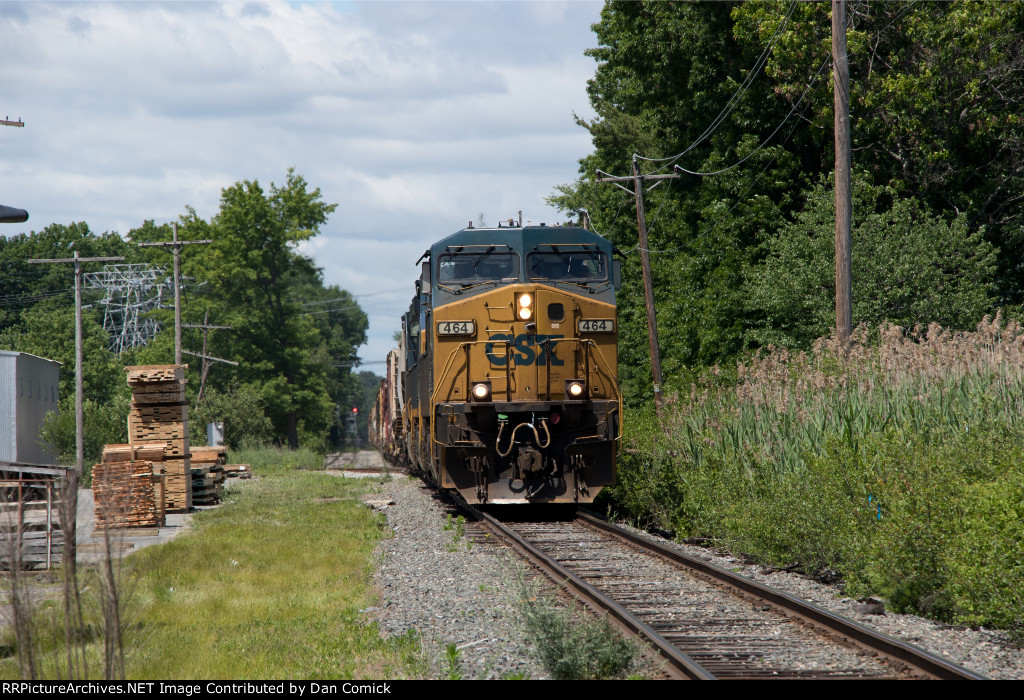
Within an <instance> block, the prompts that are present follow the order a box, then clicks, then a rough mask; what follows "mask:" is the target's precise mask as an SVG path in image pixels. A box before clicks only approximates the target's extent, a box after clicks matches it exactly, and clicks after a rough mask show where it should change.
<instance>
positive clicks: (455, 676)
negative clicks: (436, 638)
mask: <svg viewBox="0 0 1024 700" xmlns="http://www.w3.org/2000/svg"><path fill="white" fill-rule="evenodd" d="M444 655H445V662H446V663H447V664H448V668H447V671H446V675H445V678H446V679H447V680H450V681H461V680H462V679H463V678H464V676H463V675H462V652H461V651H459V648H458V647H457V646H456V645H455V644H448V645H447V646H445V648H444Z"/></svg>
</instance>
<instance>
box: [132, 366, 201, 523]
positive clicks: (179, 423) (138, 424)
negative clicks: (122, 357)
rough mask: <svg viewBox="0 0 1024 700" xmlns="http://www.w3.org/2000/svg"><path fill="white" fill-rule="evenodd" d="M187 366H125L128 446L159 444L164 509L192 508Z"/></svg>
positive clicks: (185, 509)
mask: <svg viewBox="0 0 1024 700" xmlns="http://www.w3.org/2000/svg"><path fill="white" fill-rule="evenodd" d="M187 367H188V365H140V366H135V367H125V372H127V373H128V386H130V387H131V390H132V407H131V413H130V414H129V416H128V442H129V443H130V445H131V446H133V447H136V446H143V445H154V444H163V446H164V457H163V471H164V474H165V475H166V492H165V499H166V503H167V510H169V511H186V512H187V511H188V510H189V509H191V508H192V473H191V463H190V459H189V458H190V452H189V441H188V404H187V403H186V402H185V369H186V368H187Z"/></svg>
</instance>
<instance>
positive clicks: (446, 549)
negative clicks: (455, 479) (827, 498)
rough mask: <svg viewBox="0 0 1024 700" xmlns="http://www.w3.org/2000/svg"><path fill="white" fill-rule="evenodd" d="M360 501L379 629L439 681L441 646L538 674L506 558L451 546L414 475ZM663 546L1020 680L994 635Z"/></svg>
mask: <svg viewBox="0 0 1024 700" xmlns="http://www.w3.org/2000/svg"><path fill="white" fill-rule="evenodd" d="M366 500H367V501H368V502H370V503H371V505H374V506H375V507H377V508H378V509H380V510H381V511H382V512H383V513H385V515H386V516H387V519H388V525H389V527H390V528H391V531H392V533H393V536H392V537H390V538H388V539H385V540H384V541H382V543H381V545H380V546H379V548H378V550H377V554H378V561H379V565H378V569H377V573H376V578H375V580H376V584H377V586H378V588H379V590H380V596H381V602H380V604H379V605H378V606H377V607H376V608H375V609H373V610H372V613H373V615H374V616H375V617H376V620H377V622H378V624H379V626H380V629H381V631H382V632H383V633H384V634H403V633H405V631H406V630H408V629H415V630H417V631H418V632H419V634H420V635H421V639H422V640H423V646H424V651H425V653H426V655H427V657H428V658H429V659H430V661H431V663H432V664H433V666H434V671H435V674H436V676H437V677H440V678H444V677H447V674H448V670H449V665H448V662H447V661H446V658H447V657H446V646H447V645H449V644H454V645H456V647H457V648H458V649H459V653H460V666H461V670H462V672H463V674H464V675H465V677H467V678H502V677H505V676H508V675H517V674H519V675H521V674H526V675H527V676H528V677H529V678H534V679H541V678H546V677H547V676H546V674H545V672H544V670H543V668H542V667H541V666H540V664H539V662H538V661H537V660H536V658H535V657H534V655H533V653H532V651H531V649H530V647H529V645H528V644H526V643H525V641H524V635H523V631H522V629H521V627H520V626H519V625H518V624H517V622H516V612H515V607H514V604H513V603H514V596H515V591H514V586H513V585H512V580H513V579H514V576H515V570H516V565H515V563H514V562H512V561H511V560H510V558H509V557H508V556H507V555H505V554H503V553H502V552H501V551H500V550H498V549H497V548H494V547H489V546H473V547H471V548H469V547H467V541H466V540H465V539H463V540H462V542H461V543H458V542H455V541H454V536H453V532H452V530H445V529H444V527H445V523H446V519H447V516H448V514H449V513H451V512H453V511H452V510H451V507H450V506H449V504H448V503H447V501H446V500H445V499H444V497H443V496H440V495H438V494H436V493H435V492H433V491H432V490H430V489H427V488H426V487H425V486H423V485H422V483H421V482H419V481H418V480H416V479H412V478H409V477H406V476H397V477H395V478H394V479H392V480H391V481H388V482H385V483H383V484H381V485H380V487H379V489H378V492H377V493H374V494H368V495H367V497H366ZM652 538H653V536H652ZM661 541H662V542H664V540H661ZM672 546H675V547H677V548H678V549H679V550H680V551H683V552H685V553H686V554H688V555H690V556H693V557H697V558H700V559H703V560H705V561H709V562H711V563H712V564H715V565H717V566H720V567H722V568H725V569H728V570H731V571H735V572H737V573H739V574H741V575H743V576H746V577H748V578H751V579H753V580H756V581H758V582H761V583H765V584H766V585H769V586H772V587H773V588H777V589H779V590H781V591H785V592H787V593H790V594H792V595H795V596H798V597H800V598H803V599H806V600H809V601H811V602H814V603H816V604H817V605H819V606H821V607H823V608H826V609H828V610H831V611H833V612H836V613H838V614H841V615H844V616H846V617H848V618H851V619H853V620H856V621H857V622H860V623H861V624H864V625H865V626H867V627H871V628H872V629H875V630H878V631H879V632H882V633H883V634H887V635H889V636H891V637H894V638H896V639H899V640H902V641H904V642H907V643H910V644H913V645H915V646H918V647H921V648H924V649H927V650H929V651H931V652H933V653H937V654H940V655H942V656H944V657H946V658H947V659H949V660H950V661H952V662H954V663H956V664H959V665H961V666H964V667H965V668H969V669H971V670H974V671H976V672H978V673H981V674H984V675H986V676H989V677H990V678H996V679H1024V650H1021V649H1019V648H1016V647H1015V646H1014V645H1013V644H1012V643H1011V642H1010V640H1009V639H1008V637H1007V636H1006V635H1005V634H1004V633H1002V632H998V631H993V630H986V629H965V628H963V627H958V626H951V625H943V624H941V623H936V622H933V621H931V620H925V619H922V618H918V617H915V616H912V615H898V614H895V613H889V612H887V613H885V614H883V615H869V614H862V613H858V612H857V611H856V610H855V609H854V604H855V603H856V602H857V601H855V600H852V599H850V598H846V597H844V596H843V595H842V591H841V589H840V588H838V587H836V586H827V585H823V584H819V583H817V582H815V581H811V580H809V579H806V578H804V577H802V576H799V575H796V574H790V573H786V572H771V571H768V570H765V569H763V567H760V566H753V565H749V564H745V563H743V562H742V561H740V560H738V559H736V558H733V557H731V556H728V555H721V554H717V553H715V552H712V551H709V550H707V549H704V548H701V547H694V546H687V545H679V544H673V545H672Z"/></svg>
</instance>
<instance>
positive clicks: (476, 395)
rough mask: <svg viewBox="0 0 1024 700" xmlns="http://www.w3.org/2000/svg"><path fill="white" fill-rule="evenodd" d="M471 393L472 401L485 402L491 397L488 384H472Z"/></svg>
mask: <svg viewBox="0 0 1024 700" xmlns="http://www.w3.org/2000/svg"><path fill="white" fill-rule="evenodd" d="M471 391H472V392H473V400H474V401H487V400H488V399H490V397H491V385H490V382H479V383H477V384H474V385H473V388H472V390H471Z"/></svg>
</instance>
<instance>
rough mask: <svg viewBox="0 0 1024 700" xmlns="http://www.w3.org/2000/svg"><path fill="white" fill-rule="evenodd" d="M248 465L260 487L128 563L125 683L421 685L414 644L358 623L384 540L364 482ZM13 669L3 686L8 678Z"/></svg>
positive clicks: (238, 489)
mask: <svg viewBox="0 0 1024 700" xmlns="http://www.w3.org/2000/svg"><path fill="white" fill-rule="evenodd" d="M254 456H259V455H254V454H246V455H245V458H247V459H250V460H251V461H250V463H252V464H253V467H254V471H255V472H256V474H257V476H258V478H256V479H254V480H252V481H249V482H238V484H237V485H232V486H231V487H230V488H229V490H228V491H227V493H226V497H225V502H224V505H223V506H222V507H220V508H217V509H215V510H211V511H205V512H201V513H196V514H195V515H194V526H193V528H192V530H191V531H189V532H186V533H183V534H182V535H180V536H179V537H177V538H175V539H174V540H172V541H171V542H168V543H166V544H164V545H161V546H157V547H149V548H146V549H143V550H141V551H139V552H138V553H136V554H133V555H132V556H131V557H129V558H128V560H127V562H128V564H129V567H128V568H129V571H128V572H127V574H126V577H125V579H124V580H125V584H124V585H125V589H126V591H128V592H130V596H129V598H130V600H129V602H128V603H127V608H128V617H129V619H130V620H132V625H131V628H130V629H129V630H128V633H127V636H128V641H127V649H128V652H127V654H126V656H127V659H126V668H127V676H128V678H130V679H158V678H163V679H259V678H270V679H279V678H280V679H284V678H304V679H332V678H333V679H349V678H408V677H417V676H419V675H421V674H422V673H423V672H424V670H425V665H424V664H423V662H422V660H421V658H420V646H419V643H418V640H417V639H416V638H415V636H414V635H412V634H410V635H406V636H404V637H400V638H392V639H389V640H382V639H381V638H380V636H379V634H378V630H377V627H376V625H375V624H371V623H370V622H369V621H368V618H367V616H366V615H365V614H363V613H360V610H362V609H365V608H366V607H369V606H370V605H373V604H374V602H375V594H374V591H373V589H372V585H371V583H370V580H371V573H372V552H373V548H374V545H375V544H376V542H377V541H378V540H379V539H380V537H381V528H380V525H381V522H380V520H379V516H376V515H374V514H373V513H372V512H371V511H370V510H369V509H367V508H366V507H365V506H363V505H362V504H361V503H360V502H359V501H358V498H357V496H358V494H359V492H360V491H361V490H363V489H365V487H366V486H365V484H366V482H365V481H362V480H349V479H343V478H339V477H335V476H330V475H327V474H325V473H323V472H322V471H321V472H312V471H305V470H299V469H297V468H296V465H297V464H301V463H302V462H303V459H304V457H303V456H302V455H294V454H293V455H288V457H289V459H288V460H287V461H286V464H285V465H282V464H281V463H280V462H278V463H276V464H273V463H272V460H268V459H267V458H266V457H267V456H266V454H264V455H263V458H262V459H261V460H257V459H255V458H254ZM233 458H234V459H235V461H241V460H240V459H238V458H237V457H235V456H233ZM56 643H57V642H54V641H51V642H50V644H56ZM92 653H94V654H95V655H96V657H97V661H96V663H90V666H91V668H96V669H98V668H99V667H100V664H99V662H98V654H99V651H98V646H97V649H94V650H92ZM50 656H52V653H51V654H50ZM12 664H13V662H12V661H10V660H5V661H3V662H2V665H0V675H2V676H4V677H10V676H11V675H12V673H13V674H16V673H17V669H16V667H15V666H13V665H12ZM56 673H57V671H56V670H54V669H49V670H47V669H46V668H44V669H43V675H44V676H46V677H53V676H54V675H56Z"/></svg>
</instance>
